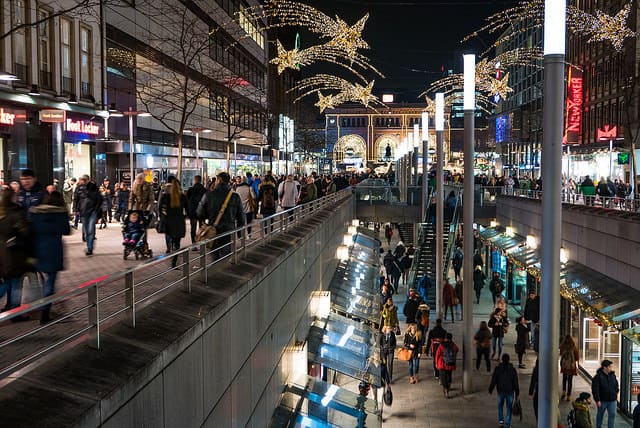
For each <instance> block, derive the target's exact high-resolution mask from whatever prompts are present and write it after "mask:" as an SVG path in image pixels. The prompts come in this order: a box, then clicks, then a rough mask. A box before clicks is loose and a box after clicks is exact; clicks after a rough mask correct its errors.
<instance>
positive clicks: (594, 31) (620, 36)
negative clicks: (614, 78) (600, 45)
mask: <svg viewBox="0 0 640 428" xmlns="http://www.w3.org/2000/svg"><path fill="white" fill-rule="evenodd" d="M629 12H631V3H627V4H626V5H624V7H623V8H622V9H621V10H620V11H619V12H618V13H617V14H615V16H610V15H607V14H606V13H604V12H602V11H600V10H596V11H595V17H594V16H592V15H590V14H588V13H585V12H582V11H579V13H577V14H576V19H575V22H574V23H572V27H571V28H572V30H573V31H574V32H575V33H577V34H583V35H585V36H586V37H589V39H588V40H587V42H588V43H594V42H605V41H606V42H609V43H611V45H612V46H613V48H614V49H615V50H616V52H621V51H622V49H623V47H624V41H625V40H626V39H628V38H632V37H635V36H636V33H635V32H633V31H631V29H629V28H628V27H627V19H628V18H629Z"/></svg>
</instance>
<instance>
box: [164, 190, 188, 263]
mask: <svg viewBox="0 0 640 428" xmlns="http://www.w3.org/2000/svg"><path fill="white" fill-rule="evenodd" d="M187 206H188V202H187V197H186V196H185V195H184V194H183V193H182V190H181V189H180V181H178V180H177V179H175V180H173V182H172V183H171V186H170V187H169V193H165V194H164V195H162V196H161V197H160V205H159V210H158V211H159V213H160V221H163V222H164V223H165V226H166V228H165V234H166V236H167V237H168V240H167V242H168V243H169V245H168V247H169V252H172V253H173V252H176V251H178V250H179V249H180V240H181V239H182V238H184V236H185V235H186V233H187V226H186V224H185V220H184V219H185V217H186V215H187ZM177 262H178V256H173V258H172V259H171V267H176V264H177Z"/></svg>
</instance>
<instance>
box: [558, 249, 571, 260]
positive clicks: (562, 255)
mask: <svg viewBox="0 0 640 428" xmlns="http://www.w3.org/2000/svg"><path fill="white" fill-rule="evenodd" d="M568 261H569V250H567V249H566V248H564V247H560V263H563V264H564V263H567V262H568Z"/></svg>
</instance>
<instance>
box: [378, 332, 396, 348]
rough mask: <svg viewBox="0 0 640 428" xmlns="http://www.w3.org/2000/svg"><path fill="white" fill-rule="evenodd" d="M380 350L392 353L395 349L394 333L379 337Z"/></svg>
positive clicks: (383, 334)
mask: <svg viewBox="0 0 640 428" xmlns="http://www.w3.org/2000/svg"><path fill="white" fill-rule="evenodd" d="M387 336H388V337H387ZM380 349H381V350H382V351H384V352H393V351H394V350H395V349H396V334H395V333H394V332H389V334H388V335H387V334H386V333H382V334H381V335H380Z"/></svg>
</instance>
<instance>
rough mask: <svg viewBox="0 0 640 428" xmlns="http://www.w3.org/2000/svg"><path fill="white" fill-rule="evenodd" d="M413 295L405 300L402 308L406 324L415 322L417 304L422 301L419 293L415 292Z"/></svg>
mask: <svg viewBox="0 0 640 428" xmlns="http://www.w3.org/2000/svg"><path fill="white" fill-rule="evenodd" d="M415 296H416V297H414V298H410V299H409V300H407V301H406V302H405V304H404V308H403V309H402V313H403V314H404V316H405V317H406V319H407V324H412V323H415V322H416V312H418V306H420V305H421V304H422V303H423V302H422V299H421V298H420V296H419V295H417V294H415Z"/></svg>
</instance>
